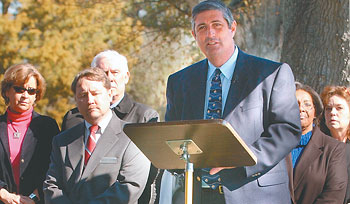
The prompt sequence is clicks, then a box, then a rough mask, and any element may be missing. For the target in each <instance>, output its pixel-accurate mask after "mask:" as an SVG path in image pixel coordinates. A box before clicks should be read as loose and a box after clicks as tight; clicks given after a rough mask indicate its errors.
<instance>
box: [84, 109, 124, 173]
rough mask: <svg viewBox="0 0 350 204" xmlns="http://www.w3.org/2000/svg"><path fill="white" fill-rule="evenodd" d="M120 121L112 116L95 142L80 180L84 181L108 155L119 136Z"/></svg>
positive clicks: (120, 130)
mask: <svg viewBox="0 0 350 204" xmlns="http://www.w3.org/2000/svg"><path fill="white" fill-rule="evenodd" d="M121 132H122V129H121V124H120V120H119V119H118V118H117V117H116V116H115V115H114V114H113V116H112V119H111V121H110V122H109V124H108V125H107V127H106V129H105V131H104V133H103V134H102V135H101V137H100V139H99V140H98V141H97V144H96V148H95V150H94V152H93V153H92V155H91V157H90V159H89V162H88V163H87V165H86V167H85V170H84V172H83V175H82V177H81V180H85V179H86V178H87V177H89V175H90V174H91V173H92V172H93V171H94V170H95V169H96V167H97V166H98V165H99V164H100V160H101V158H103V157H104V156H105V155H106V153H108V152H109V151H110V150H111V149H112V148H113V147H114V146H115V143H117V141H118V140H119V134H121Z"/></svg>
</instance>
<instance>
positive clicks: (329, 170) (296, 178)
mask: <svg viewBox="0 0 350 204" xmlns="http://www.w3.org/2000/svg"><path fill="white" fill-rule="evenodd" d="M296 97H297V100H298V103H299V110H300V121H301V128H302V136H301V140H300V142H299V144H298V146H297V147H295V148H294V149H293V150H292V153H291V162H290V160H289V162H290V163H291V164H290V163H289V165H290V168H289V176H290V190H291V197H292V201H293V203H298V204H309V203H342V202H343V200H344V196H345V190H346V185H347V173H346V172H345V171H344V169H345V168H346V166H345V164H346V163H345V161H346V157H345V146H344V144H342V143H341V142H339V141H337V140H335V139H333V138H331V137H329V136H327V135H325V134H323V133H322V132H321V131H320V129H319V128H318V127H317V124H316V123H317V117H318V116H319V115H321V113H322V110H323V106H322V102H321V99H320V97H319V96H318V94H317V93H316V92H315V91H314V90H313V89H312V88H311V87H309V86H307V85H303V84H300V83H296Z"/></svg>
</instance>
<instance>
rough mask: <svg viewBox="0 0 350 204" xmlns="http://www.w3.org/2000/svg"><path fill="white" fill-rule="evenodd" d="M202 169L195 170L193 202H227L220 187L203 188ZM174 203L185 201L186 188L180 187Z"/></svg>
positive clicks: (217, 203) (207, 203)
mask: <svg viewBox="0 0 350 204" xmlns="http://www.w3.org/2000/svg"><path fill="white" fill-rule="evenodd" d="M200 178H201V171H200V170H199V171H198V170H195V172H194V179H193V204H225V197H224V194H220V192H219V189H218V188H217V189H216V190H212V189H210V188H202V182H201V180H200ZM172 203H173V204H184V203H185V188H184V185H183V188H180V189H178V190H177V191H176V192H175V193H174V195H173V201H172Z"/></svg>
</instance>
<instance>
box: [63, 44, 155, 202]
mask: <svg viewBox="0 0 350 204" xmlns="http://www.w3.org/2000/svg"><path fill="white" fill-rule="evenodd" d="M91 67H97V68H100V69H102V70H103V71H104V72H105V73H106V74H107V76H108V78H109V79H110V81H111V85H112V89H111V90H112V95H113V97H112V102H111V106H110V108H111V109H112V110H113V111H114V113H115V114H116V115H117V116H118V117H119V118H120V119H122V120H124V121H127V122H131V123H147V122H157V121H158V120H159V114H158V113H157V112H156V111H155V110H154V109H152V108H150V107H149V106H146V105H144V104H142V103H138V102H135V101H134V100H132V99H131V98H130V96H129V95H128V94H126V93H125V88H126V87H125V86H126V84H127V83H128V81H129V77H130V72H129V69H128V63H127V59H126V57H125V56H123V55H121V54H119V53H118V52H117V51H114V50H106V51H103V52H100V53H99V54H97V55H96V56H95V57H94V59H93V60H92V62H91ZM83 120H84V119H83V116H82V115H81V114H80V113H79V110H78V109H77V108H73V109H72V110H70V111H68V112H67V113H66V114H65V116H64V118H63V121H62V131H64V130H67V129H69V128H72V127H74V126H75V125H77V124H79V123H81V122H82V121H83ZM161 175H162V171H161V170H160V169H157V168H155V167H154V166H153V165H152V166H151V169H150V174H149V177H148V181H147V185H146V188H145V190H144V192H143V194H142V195H141V197H140V199H139V203H149V201H151V203H154V202H156V203H157V202H158V199H159V194H160V193H159V190H160V188H159V186H160V178H161ZM152 183H155V185H152Z"/></svg>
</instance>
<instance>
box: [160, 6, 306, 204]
mask: <svg viewBox="0 0 350 204" xmlns="http://www.w3.org/2000/svg"><path fill="white" fill-rule="evenodd" d="M235 33H236V21H235V20H234V19H233V16H232V13H231V11H230V10H229V9H228V8H227V7H226V6H225V4H224V3H222V2H221V1H215V0H208V1H203V2H201V3H199V4H198V5H196V6H195V7H194V8H193V10H192V35H193V37H194V38H195V40H196V42H197V45H198V47H199V48H200V50H201V51H202V52H203V54H204V55H205V56H206V59H204V60H202V61H200V62H197V63H195V64H193V65H191V66H189V67H186V68H184V69H182V70H180V71H178V72H176V73H174V74H172V75H171V76H169V78H168V84H167V110H166V115H165V119H166V121H175V120H197V119H217V118H221V119H224V120H226V121H227V122H229V123H230V124H231V126H232V127H233V128H234V129H235V130H236V132H237V133H238V134H239V135H240V137H241V138H242V139H243V140H244V142H245V143H246V144H247V145H248V147H249V148H250V150H251V151H252V152H253V153H254V154H255V156H256V157H257V164H256V165H254V166H249V167H248V166H246V167H237V168H235V167H231V168H213V169H199V170H196V172H195V183H194V184H195V185H194V192H195V193H194V203H196V204H199V203H201V204H203V203H215V204H220V203H226V204H231V203H239V204H241V203H245V204H247V203H248V204H254V203H259V204H264V203H266V204H271V203H274V204H285V203H290V194H289V190H288V175H287V170H286V163H285V160H284V158H285V156H286V155H287V154H288V153H289V152H290V151H291V149H293V147H295V146H296V145H297V144H298V141H299V140H300V132H301V128H300V119H299V109H298V103H297V101H296V98H295V85H294V76H293V73H292V71H291V68H290V67H289V65H288V64H285V63H277V62H272V61H269V60H266V59H262V58H258V57H255V56H251V55H248V54H246V53H244V52H243V51H242V50H240V49H239V48H238V47H237V46H236V45H235V42H234V39H233V37H234V35H235ZM198 181H200V182H198ZM198 189H199V190H198ZM198 192H200V193H198ZM182 195H183V194H182ZM177 196H179V197H182V196H181V193H180V194H174V197H173V203H176V202H174V201H175V200H182V199H177V198H176V197H177ZM181 202H182V201H181ZM181 202H180V203H181Z"/></svg>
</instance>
